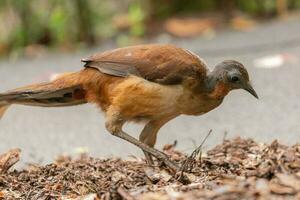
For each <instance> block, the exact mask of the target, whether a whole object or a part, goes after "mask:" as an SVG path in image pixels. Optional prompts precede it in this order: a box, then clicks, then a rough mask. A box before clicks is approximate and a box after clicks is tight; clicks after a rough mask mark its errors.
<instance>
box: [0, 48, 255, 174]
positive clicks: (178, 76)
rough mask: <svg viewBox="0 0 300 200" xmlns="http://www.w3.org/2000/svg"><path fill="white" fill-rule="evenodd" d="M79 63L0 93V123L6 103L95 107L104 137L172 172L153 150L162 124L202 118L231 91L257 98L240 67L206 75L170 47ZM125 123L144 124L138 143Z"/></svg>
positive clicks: (229, 63) (233, 64)
mask: <svg viewBox="0 0 300 200" xmlns="http://www.w3.org/2000/svg"><path fill="white" fill-rule="evenodd" d="M81 61H82V62H83V63H84V66H83V68H82V69H81V70H80V71H77V72H66V73H63V74H60V75H59V76H57V77H56V78H55V79H54V80H52V81H49V82H44V83H38V84H32V85H29V86H25V87H21V88H17V89H14V90H9V91H7V92H4V93H0V118H1V117H2V116H3V115H4V113H5V111H6V110H7V109H8V108H9V107H10V106H11V105H12V104H22V105H29V106H41V107H61V106H74V105H79V104H85V103H92V104H96V105H97V107H99V108H100V109H101V110H102V111H103V113H104V114H105V127H106V129H107V131H108V132H109V133H111V134H112V135H114V136H116V137H119V138H121V139H123V140H125V141H128V142H130V143H132V144H134V145H136V146H137V147H139V148H141V149H142V150H143V152H144V154H145V158H146V162H147V163H148V164H149V165H152V164H153V163H154V160H153V157H155V158H156V159H157V160H158V161H161V163H164V164H165V166H167V167H169V168H170V169H171V170H174V171H178V170H179V169H180V167H179V166H178V163H175V162H174V161H172V160H171V159H170V158H169V157H168V156H167V155H166V154H165V153H163V152H161V151H159V150H157V149H155V148H154V145H155V143H156V140H157V134H158V132H159V130H160V128H161V127H162V126H163V125H165V124H166V123H167V122H169V121H171V120H172V119H174V118H176V117H178V116H180V115H194V116H200V115H203V114H205V113H207V112H209V111H211V110H213V109H215V108H217V107H218V106H219V105H220V104H221V103H222V102H223V99H224V98H225V96H227V95H228V94H229V92H230V91H232V90H235V89H244V90H246V91H247V92H249V93H250V94H252V95H253V96H254V97H255V98H257V99H258V95H257V93H256V91H255V90H254V89H253V87H252V85H251V81H250V78H249V74H248V72H247V70H246V68H245V67H244V65H243V64H242V63H240V62H238V61H235V60H224V61H222V62H220V63H219V64H217V65H216V66H215V67H214V69H213V70H209V67H208V65H207V64H206V63H205V61H204V60H203V59H202V58H200V57H199V56H198V55H196V54H195V53H193V52H191V51H189V50H187V49H184V48H181V47H177V46H175V45H172V44H143V45H136V46H129V47H123V48H117V49H113V50H107V51H104V52H100V53H96V54H94V55H92V56H90V57H88V58H85V59H82V60H81ZM126 122H143V123H144V124H145V126H144V128H143V130H142V131H141V133H140V135H139V139H136V138H134V137H132V136H131V135H130V134H128V133H126V132H125V131H124V130H123V125H124V124H125V123H126Z"/></svg>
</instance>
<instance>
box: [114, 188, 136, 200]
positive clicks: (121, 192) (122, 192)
mask: <svg viewBox="0 0 300 200" xmlns="http://www.w3.org/2000/svg"><path fill="white" fill-rule="evenodd" d="M117 192H118V194H119V195H120V196H121V197H122V198H123V199H125V200H136V199H135V198H134V197H133V196H132V195H131V194H129V193H128V191H126V190H125V188H124V187H122V186H120V187H119V188H118V190H117Z"/></svg>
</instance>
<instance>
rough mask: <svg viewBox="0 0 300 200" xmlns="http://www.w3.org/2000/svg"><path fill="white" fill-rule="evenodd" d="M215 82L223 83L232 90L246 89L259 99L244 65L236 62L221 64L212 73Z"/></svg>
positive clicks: (226, 61)
mask: <svg viewBox="0 0 300 200" xmlns="http://www.w3.org/2000/svg"><path fill="white" fill-rule="evenodd" d="M210 76H211V77H212V79H213V80H214V81H213V82H215V83H217V82H220V81H221V82H223V83H224V84H225V86H226V87H228V88H229V89H230V90H234V89H244V90H246V91H248V92H249V93H250V94H252V95H253V96H254V97H255V98H257V99H258V95H257V93H256V92H255V90H254V89H253V87H252V85H251V82H250V79H249V74H248V72H247V70H246V68H245V67H244V65H243V64H242V63H240V62H238V61H235V60H225V61H223V62H221V63H219V64H218V65H217V66H216V67H215V69H214V70H213V71H212V72H211V75H210Z"/></svg>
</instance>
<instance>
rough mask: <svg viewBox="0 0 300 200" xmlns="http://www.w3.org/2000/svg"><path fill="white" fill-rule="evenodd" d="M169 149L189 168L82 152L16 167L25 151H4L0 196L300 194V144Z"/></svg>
mask: <svg viewBox="0 0 300 200" xmlns="http://www.w3.org/2000/svg"><path fill="white" fill-rule="evenodd" d="M164 152H165V153H166V154H168V155H169V156H170V157H171V158H172V160H174V161H176V162H178V163H188V164H189V165H188V167H185V168H184V172H182V173H177V174H175V175H174V174H172V173H171V172H170V171H169V170H168V169H167V168H166V167H165V166H163V165H161V164H160V165H159V166H156V167H149V166H147V165H146V164H145V161H144V160H142V159H139V158H132V159H130V160H122V159H117V158H108V159H97V158H91V157H89V156H87V155H82V156H80V157H79V158H76V159H73V158H70V157H66V156H61V157H59V158H58V159H57V160H56V161H55V162H54V163H52V164H48V165H45V166H38V165H29V166H28V167H26V168H25V169H22V170H15V169H12V167H13V165H14V164H15V163H16V162H17V161H18V160H19V156H20V150H18V149H14V150H11V151H9V152H7V153H5V154H3V155H0V199H45V200H46V199H61V200H63V199H70V200H71V199H78V200H80V199H81V200H87V199H89V200H92V199H94V200H96V199H127V200H134V199H143V200H150V199H151V200H169V199H170V200H171V199H172V200H173V199H178V200H179V199H180V200H185V199H186V200H193V199H217V200H225V199H300V144H296V145H293V146H285V145H282V144H279V143H278V141H274V142H272V143H271V144H263V143H257V142H255V141H254V140H252V139H241V138H235V139H232V140H224V141H223V143H222V144H220V145H217V146H216V147H214V148H213V149H211V150H209V151H207V152H205V153H204V152H202V151H199V152H198V153H197V155H195V154H194V156H193V157H189V156H188V155H185V154H183V153H182V152H179V151H177V150H176V148H175V146H174V145H166V146H165V147H164ZM187 161H188V162H187ZM157 164H159V163H158V162H157ZM185 166H187V165H185ZM182 177H184V179H185V180H187V181H185V182H184V181H182Z"/></svg>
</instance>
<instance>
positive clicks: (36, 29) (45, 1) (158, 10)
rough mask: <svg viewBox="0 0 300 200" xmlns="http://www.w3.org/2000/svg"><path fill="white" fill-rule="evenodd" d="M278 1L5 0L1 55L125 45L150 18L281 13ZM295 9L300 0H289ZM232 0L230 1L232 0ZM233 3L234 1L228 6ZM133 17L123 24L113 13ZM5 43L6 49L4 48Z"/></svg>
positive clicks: (0, 16)
mask: <svg viewBox="0 0 300 200" xmlns="http://www.w3.org/2000/svg"><path fill="white" fill-rule="evenodd" d="M276 1H277V0H122V1H119V0H101V1H99V0H0V33H1V34H0V54H1V53H3V49H6V51H14V50H15V49H18V50H19V49H22V48H24V47H26V46H28V45H32V44H41V45H47V46H49V45H51V46H70V45H71V46H72V45H73V46H77V45H78V44H88V45H95V44H97V43H99V42H100V41H102V40H104V39H107V38H116V42H117V43H120V44H122V45H124V44H127V43H130V41H132V38H134V39H136V38H139V37H142V36H144V35H145V33H146V32H147V31H148V30H147V28H148V23H151V22H153V21H160V20H164V19H166V18H168V17H172V16H175V15H190V14H191V15H198V14H200V13H203V12H212V11H214V12H223V14H226V13H228V12H230V11H229V10H227V8H232V9H234V10H240V11H243V12H245V13H248V14H250V15H253V16H268V17H270V16H275V15H276V14H277V12H278V11H277V10H278V9H277V7H276V6H277V4H276ZM286 2H287V7H288V8H289V9H290V10H293V9H299V8H300V0H286ZM229 4H230V5H229ZM228 5H229V6H228ZM116 15H124V16H127V17H128V21H129V27H128V28H127V29H126V30H124V29H121V30H120V29H117V28H116V26H115V25H114V22H113V18H114V16H116ZM3 47H5V48H3Z"/></svg>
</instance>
